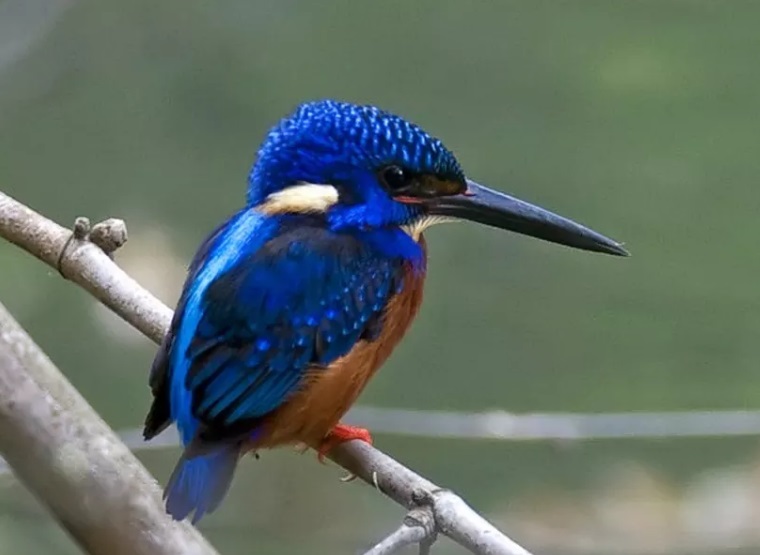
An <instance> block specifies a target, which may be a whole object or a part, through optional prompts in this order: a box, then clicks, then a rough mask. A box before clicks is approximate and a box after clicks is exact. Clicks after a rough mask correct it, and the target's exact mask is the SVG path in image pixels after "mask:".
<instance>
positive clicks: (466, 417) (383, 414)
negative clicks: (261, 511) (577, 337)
mask: <svg viewBox="0 0 760 555" xmlns="http://www.w3.org/2000/svg"><path fill="white" fill-rule="evenodd" d="M346 421H347V422H348V423H353V424H361V425H362V426H366V427H367V428H369V429H371V430H372V431H373V433H380V434H392V435H401V436H414V437H429V438H440V439H472V440H478V439H480V440H482V439H490V440H493V439H497V440H505V441H563V440H564V441H567V440H591V439H647V438H663V437H669V438H678V437H682V438H683V437H728V436H751V435H759V434H760V410H733V411H684V412H623V413H599V414H581V413H528V414H512V413H508V412H505V411H489V412H479V413H478V412H476V413H468V412H448V411H432V410H431V411H421V410H405V409H388V408H379V407H356V408H354V409H353V410H351V411H350V412H349V413H348V415H347V418H346ZM119 436H120V437H121V438H122V440H123V441H124V443H126V444H127V445H128V446H129V448H130V449H133V450H143V449H162V448H166V447H176V446H177V445H178V442H179V438H178V436H177V432H176V430H175V429H174V428H171V429H169V430H167V431H166V432H164V433H163V434H161V435H160V436H158V437H157V438H155V439H153V440H152V441H151V442H149V443H147V442H145V441H143V439H142V431H141V430H140V429H138V428H133V429H129V430H124V431H121V432H120V433H119ZM7 472H10V469H9V468H8V466H7V464H6V463H5V461H3V460H2V459H0V474H4V473H7Z"/></svg>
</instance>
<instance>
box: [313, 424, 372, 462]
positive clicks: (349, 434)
mask: <svg viewBox="0 0 760 555" xmlns="http://www.w3.org/2000/svg"><path fill="white" fill-rule="evenodd" d="M353 439H358V440H359V441H365V442H367V443H369V444H370V445H372V436H371V435H370V433H369V430H367V429H366V428H356V427H354V426H346V425H345V424H337V425H336V426H335V427H334V428H333V429H332V430H331V431H330V433H329V434H327V437H325V439H323V440H322V443H320V445H319V449H317V460H318V461H319V462H321V463H324V462H325V456H326V455H327V453H329V452H330V451H332V450H333V449H335V448H336V447H337V446H338V445H340V444H341V443H343V442H344V441H351V440H353Z"/></svg>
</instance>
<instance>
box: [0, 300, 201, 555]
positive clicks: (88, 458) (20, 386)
mask: <svg viewBox="0 0 760 555" xmlns="http://www.w3.org/2000/svg"><path fill="white" fill-rule="evenodd" d="M0 451H2V452H3V455H4V456H5V459H6V460H7V461H8V463H9V464H10V465H11V467H12V468H13V470H14V472H15V473H16V475H17V476H18V477H19V478H20V479H21V480H22V481H23V482H24V484H25V485H26V486H27V487H28V488H29V489H30V490H31V491H32V492H33V493H34V494H35V495H36V496H37V497H38V498H39V499H40V500H41V501H42V502H43V503H44V504H45V505H47V506H48V507H49V508H50V510H51V511H52V512H53V514H54V515H55V517H56V518H57V519H58V521H59V522H60V523H61V524H62V526H63V527H64V528H66V530H67V531H68V532H69V533H70V534H71V535H72V537H73V538H74V539H75V540H76V541H77V542H78V543H79V544H80V545H81V546H82V547H83V548H84V549H85V550H86V551H87V552H88V553H94V554H103V555H105V554H107V555H116V554H124V555H127V554H144V555H148V554H151V555H154V554H162V555H170V554H171V555H180V554H185V553H193V554H197V555H204V554H206V555H212V554H213V553H214V550H213V548H212V547H211V546H210V545H208V544H207V543H206V541H205V540H204V539H203V537H202V536H201V535H200V534H199V533H198V532H197V531H196V530H195V529H194V528H192V527H191V526H189V525H186V524H180V523H176V522H173V521H172V520H171V519H170V518H169V517H168V516H167V515H166V513H165V511H164V509H163V505H162V503H161V492H160V489H159V488H158V485H157V484H156V481H155V480H154V479H153V478H152V477H151V476H150V474H148V471H147V470H145V468H144V467H143V466H142V465H141V464H140V462H139V461H138V460H137V459H136V458H135V457H134V455H132V453H131V452H130V451H129V449H128V448H127V447H126V446H125V445H124V444H123V443H121V441H119V438H118V437H117V436H116V435H115V434H114V433H113V432H112V431H111V429H110V428H109V427H108V426H107V425H106V423H105V422H103V421H102V420H101V419H100V417H99V416H98V415H97V413H96V412H95V411H94V410H93V409H92V408H91V407H90V406H89V405H88V404H87V402H86V401H85V400H84V399H83V398H82V397H81V396H80V395H79V393H78V392H77V390H76V389H75V388H74V387H73V386H72V385H71V384H70V383H69V382H68V381H67V380H66V378H64V377H63V375H62V374H61V373H60V371H59V370H58V369H57V368H56V367H55V366H54V365H53V363H52V362H51V361H50V360H49V359H48V358H47V357H46V356H45V354H44V353H43V352H42V351H41V350H40V349H39V347H38V346H37V345H36V344H35V343H34V341H32V339H31V338H30V337H29V336H28V335H27V334H26V332H24V330H23V329H22V328H21V326H19V325H18V323H17V322H16V321H15V320H14V319H13V318H12V317H11V315H10V314H9V313H8V312H7V311H6V309H5V307H4V306H3V305H2V304H0Z"/></svg>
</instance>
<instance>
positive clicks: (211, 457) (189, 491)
mask: <svg viewBox="0 0 760 555" xmlns="http://www.w3.org/2000/svg"><path fill="white" fill-rule="evenodd" d="M239 457H240V446H239V445H238V444H232V445H222V446H219V447H217V448H215V449H214V450H213V451H208V452H206V453H203V454H202V455H194V456H192V457H190V458H188V456H187V451H186V452H185V453H184V454H183V455H182V458H181V459H180V460H179V462H177V466H176V467H175V468H174V472H172V475H171V478H169V483H168V484H167V485H166V489H165V490H164V499H166V511H167V512H168V513H169V514H170V515H171V516H172V517H173V518H174V520H183V519H184V518H186V517H187V516H188V515H190V514H191V513H193V512H195V514H194V515H193V524H195V523H196V522H198V521H199V520H200V519H201V518H202V517H203V515H204V514H206V513H211V512H213V511H214V509H216V508H217V507H218V506H219V503H220V502H221V501H222V499H223V498H224V496H225V495H226V494H227V490H228V489H229V488H230V483H231V482H232V475H233V474H234V472H235V467H236V466H237V462H238V458H239Z"/></svg>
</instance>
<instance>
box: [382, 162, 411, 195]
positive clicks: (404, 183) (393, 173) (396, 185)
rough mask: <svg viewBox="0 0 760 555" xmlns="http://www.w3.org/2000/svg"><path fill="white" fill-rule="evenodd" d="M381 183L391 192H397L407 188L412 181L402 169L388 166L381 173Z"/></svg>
mask: <svg viewBox="0 0 760 555" xmlns="http://www.w3.org/2000/svg"><path fill="white" fill-rule="evenodd" d="M381 177H382V179H383V183H385V186H386V187H388V189H390V190H391V191H399V190H401V189H404V188H406V187H408V186H409V184H410V182H411V181H412V180H413V178H412V176H411V175H408V174H407V173H406V172H405V171H404V170H403V169H402V168H399V167H398V166H388V167H387V168H385V169H384V170H383V171H382V172H381Z"/></svg>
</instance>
